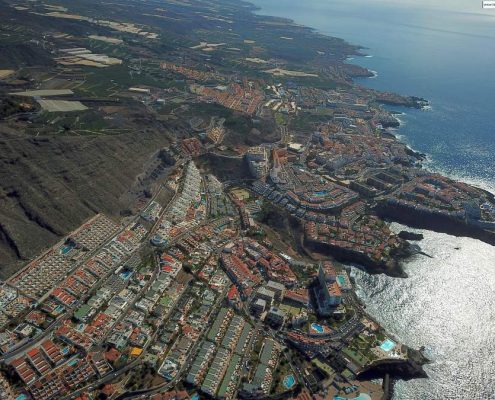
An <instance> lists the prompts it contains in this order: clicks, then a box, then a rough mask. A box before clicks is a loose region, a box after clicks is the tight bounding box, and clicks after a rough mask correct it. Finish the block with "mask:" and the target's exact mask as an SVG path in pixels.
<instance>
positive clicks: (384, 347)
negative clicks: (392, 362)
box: [380, 339, 395, 352]
mask: <svg viewBox="0 0 495 400" xmlns="http://www.w3.org/2000/svg"><path fill="white" fill-rule="evenodd" d="M394 347H395V342H394V341H393V340H390V339H387V340H385V341H384V342H383V343H382V344H381V345H380V349H382V350H383V351H387V352H388V351H390V350H392V349H393V348H394Z"/></svg>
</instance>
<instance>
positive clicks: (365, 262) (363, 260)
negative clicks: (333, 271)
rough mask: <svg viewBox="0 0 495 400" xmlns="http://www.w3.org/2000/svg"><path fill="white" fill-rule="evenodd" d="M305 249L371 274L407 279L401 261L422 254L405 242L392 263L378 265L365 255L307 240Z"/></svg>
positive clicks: (395, 253) (393, 255) (416, 247)
mask: <svg viewBox="0 0 495 400" xmlns="http://www.w3.org/2000/svg"><path fill="white" fill-rule="evenodd" d="M304 247H305V248H306V249H309V250H311V251H315V252H318V253H321V254H328V255H330V256H331V257H333V258H335V259H336V260H337V261H339V262H342V263H351V264H356V265H357V266H359V267H362V269H364V270H365V271H366V272H368V273H370V274H385V275H388V276H390V277H393V278H407V273H406V272H405V271H404V269H403V268H402V265H401V261H402V260H404V259H407V258H409V257H411V256H413V255H414V254H418V253H419V252H420V249H419V247H418V246H416V245H412V244H410V243H409V242H405V243H404V245H403V247H402V248H399V249H397V250H395V251H394V253H393V254H392V259H391V260H390V261H387V262H383V263H378V262H376V261H373V260H372V259H371V258H369V257H367V256H366V255H365V254H362V253H358V252H356V251H353V250H348V249H344V248H341V247H338V246H332V245H330V244H328V243H319V242H315V241H312V240H308V239H305V240H304Z"/></svg>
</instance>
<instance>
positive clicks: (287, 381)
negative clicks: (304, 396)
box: [284, 375, 296, 389]
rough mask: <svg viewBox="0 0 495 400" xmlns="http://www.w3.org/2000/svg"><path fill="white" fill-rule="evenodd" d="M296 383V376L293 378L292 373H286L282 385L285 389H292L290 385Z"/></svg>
mask: <svg viewBox="0 0 495 400" xmlns="http://www.w3.org/2000/svg"><path fill="white" fill-rule="evenodd" d="M295 383H296V378H294V375H287V376H286V377H285V378H284V386H285V388H286V389H292V386H294V385H295Z"/></svg>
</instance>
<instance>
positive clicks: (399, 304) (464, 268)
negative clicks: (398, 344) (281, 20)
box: [251, 0, 495, 400]
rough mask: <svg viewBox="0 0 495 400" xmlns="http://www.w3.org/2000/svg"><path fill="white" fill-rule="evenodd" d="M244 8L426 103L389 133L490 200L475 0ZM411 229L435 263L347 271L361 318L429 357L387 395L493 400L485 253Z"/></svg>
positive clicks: (485, 80)
mask: <svg viewBox="0 0 495 400" xmlns="http://www.w3.org/2000/svg"><path fill="white" fill-rule="evenodd" d="M251 2H252V3H254V4H255V5H257V6H258V7H260V10H259V13H261V14H265V15H274V16H279V17H287V18H291V19H293V20H295V21H296V22H297V23H300V24H303V25H306V26H309V27H312V28H315V29H316V30H317V31H319V32H321V33H325V34H328V35H330V36H335V37H340V38H343V39H345V40H346V41H348V42H350V43H352V44H356V45H359V46H363V47H365V48H366V49H363V52H364V53H366V54H368V57H354V59H350V60H349V61H348V62H349V63H355V64H359V65H362V66H365V67H367V68H369V69H371V70H373V71H375V72H376V77H375V78H371V79H363V80H360V81H359V83H360V84H363V85H365V86H368V87H372V88H375V89H378V90H387V91H393V92H397V93H401V94H405V95H415V96H420V97H424V98H426V99H428V100H429V101H430V102H431V109H429V110H426V111H421V110H411V109H400V108H395V110H396V111H400V112H402V113H403V114H402V115H400V117H399V118H400V120H401V122H402V125H401V127H400V128H399V129H398V130H397V131H396V132H395V134H396V135H397V136H399V137H400V139H401V140H403V141H404V142H406V143H407V144H408V145H410V146H411V147H412V148H413V149H415V150H418V151H420V152H422V153H425V154H426V155H427V161H426V163H425V164H426V167H427V168H429V169H431V170H435V171H438V172H441V173H443V174H445V175H448V176H450V177H453V178H456V179H460V180H464V181H466V182H468V183H471V184H474V185H476V186H479V187H482V188H484V189H487V190H490V191H491V192H494V193H495V120H494V116H495V99H494V93H495V73H494V72H495V10H482V9H481V2H480V1H475V0H448V1H438V0H429V1H428V0H400V1H399V0H396V1H393V0H368V1H366V2H363V1H359V0H334V1H332V0H307V1H304V2H302V1H301V2H294V1H293V0H254V1H253V0H251ZM421 232H422V233H423V234H424V235H425V239H424V240H423V241H421V242H419V244H420V245H421V247H422V249H423V250H424V251H425V252H426V253H428V254H430V255H431V256H432V257H433V258H431V259H430V258H427V257H424V256H417V257H415V258H414V259H411V260H409V261H408V262H407V263H406V264H405V270H406V272H407V273H408V275H409V278H407V279H394V278H388V277H386V276H381V275H380V276H370V275H368V274H366V273H364V272H362V271H359V270H354V275H355V278H356V281H357V285H358V288H359V290H358V294H359V295H360V297H361V298H362V299H363V300H364V302H365V304H366V305H367V308H368V311H369V312H370V314H372V315H373V316H374V317H376V318H377V320H379V321H380V322H381V323H382V324H383V325H384V326H385V327H386V328H387V329H388V330H389V331H390V332H391V333H392V334H393V335H394V336H395V337H397V338H398V339H400V340H401V341H403V342H404V343H405V344H408V345H410V346H412V347H416V348H418V347H420V346H425V347H426V351H427V355H428V356H429V357H430V358H431V360H432V363H431V364H430V365H428V366H426V368H425V369H426V371H427V373H428V375H429V377H430V379H427V380H412V381H409V382H399V383H398V384H397V385H396V390H395V394H394V399H398V400H402V399H405V400H409V399H421V400H423V399H435V400H437V399H466V398H469V399H483V400H487V399H495V374H494V372H495V248H494V247H492V246H490V245H487V244H485V243H482V242H480V241H478V240H474V239H469V238H457V237H454V236H450V235H445V234H440V233H435V232H428V231H421Z"/></svg>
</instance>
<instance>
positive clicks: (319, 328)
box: [311, 322, 325, 333]
mask: <svg viewBox="0 0 495 400" xmlns="http://www.w3.org/2000/svg"><path fill="white" fill-rule="evenodd" d="M311 329H312V330H313V331H315V332H318V333H323V332H325V328H323V326H322V325H320V324H316V323H314V322H313V323H312V324H311Z"/></svg>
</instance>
